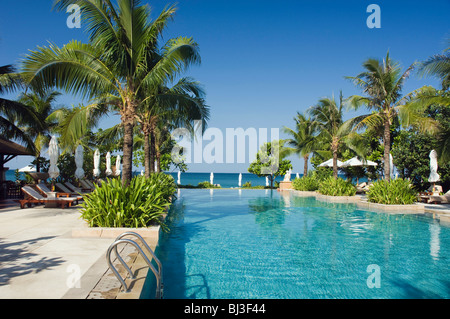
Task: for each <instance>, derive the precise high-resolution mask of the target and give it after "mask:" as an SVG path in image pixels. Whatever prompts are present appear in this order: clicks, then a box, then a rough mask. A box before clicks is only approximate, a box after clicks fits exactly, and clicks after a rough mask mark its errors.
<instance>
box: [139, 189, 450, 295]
mask: <svg viewBox="0 0 450 319" xmlns="http://www.w3.org/2000/svg"><path fill="white" fill-rule="evenodd" d="M167 220H168V223H169V227H170V229H171V231H170V232H169V233H167V234H162V235H161V238H160V243H159V247H158V249H157V254H158V257H159V258H160V260H161V262H162V264H163V267H164V285H165V289H164V298H166V299H329V298H343V299H354V298H358V299H366V298H395V299H399V298H449V297H450V271H449V265H450V264H449V260H450V249H449V247H450V228H448V227H446V226H442V225H440V224H439V222H438V221H436V220H433V219H431V218H427V217H425V216H423V215H391V214H386V213H374V212H368V211H364V210H360V209H358V208H357V206H356V205H355V204H330V203H324V202H321V201H317V200H315V198H313V197H309V198H305V197H296V196H294V195H291V194H289V193H288V194H287V195H281V194H280V193H278V192H276V191H269V190H241V191H239V190H214V191H210V190H189V189H183V190H181V192H180V194H179V198H178V200H177V201H176V202H175V204H174V207H173V209H172V210H171V212H170V213H169V215H168V219H167ZM146 286H148V285H146ZM148 290H149V294H152V293H153V292H154V290H151V291H150V289H148ZM143 295H145V294H143Z"/></svg>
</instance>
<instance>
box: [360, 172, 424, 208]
mask: <svg viewBox="0 0 450 319" xmlns="http://www.w3.org/2000/svg"><path fill="white" fill-rule="evenodd" d="M367 199H368V201H369V202H371V203H379V204H387V205H408V204H413V203H415V202H416V201H417V191H416V190H415V189H414V187H413V186H412V184H411V182H410V181H409V180H407V179H402V178H397V179H394V180H391V181H386V180H378V181H376V182H375V183H373V185H372V186H371V187H370V189H369V192H368V193H367Z"/></svg>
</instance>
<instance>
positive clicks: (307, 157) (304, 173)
mask: <svg viewBox="0 0 450 319" xmlns="http://www.w3.org/2000/svg"><path fill="white" fill-rule="evenodd" d="M303 159H304V160H305V165H304V166H303V176H306V175H308V160H309V154H308V155H305V156H303Z"/></svg>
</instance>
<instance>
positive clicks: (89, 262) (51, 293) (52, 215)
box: [0, 201, 157, 299]
mask: <svg viewBox="0 0 450 319" xmlns="http://www.w3.org/2000/svg"><path fill="white" fill-rule="evenodd" d="M0 207H1V208H0V299H111V298H139V295H140V289H141V288H142V285H143V282H144V279H145V277H146V274H147V269H148V268H147V267H145V265H144V264H143V262H144V261H143V259H142V258H140V256H138V254H137V253H136V252H137V251H136V249H134V247H132V246H130V245H127V246H125V247H121V248H120V249H122V250H123V251H122V252H121V256H123V257H124V256H126V258H124V259H125V260H126V261H127V263H128V262H129V263H130V264H133V267H132V271H134V272H135V274H136V275H137V278H138V279H137V280H136V281H135V282H134V283H133V285H132V287H131V288H132V293H130V294H122V293H120V290H119V288H120V284H119V281H118V280H117V279H116V277H115V276H114V275H113V274H112V272H111V271H110V270H108V265H107V262H106V252H107V250H108V248H109V246H110V245H111V244H112V243H113V242H114V239H115V238H116V237H117V235H119V233H117V232H111V231H99V230H95V231H93V232H92V231H87V230H86V228H87V227H86V225H85V223H84V222H83V221H82V220H81V219H80V213H79V207H76V206H75V207H72V208H66V209H58V208H52V209H49V208H45V207H44V206H36V207H32V208H25V209H20V208H19V206H18V204H17V203H15V202H13V201H10V202H8V203H5V202H2V203H1V205H0ZM122 230H123V229H120V230H118V231H119V232H121V233H123V232H124V231H125V230H123V231H122ZM102 233H103V234H102ZM144 235H145V234H144ZM144 239H145V240H146V241H147V243H148V244H149V246H150V247H151V248H152V249H154V248H155V246H156V240H157V239H155V236H154V235H152V236H150V238H144ZM113 256H114V255H113ZM114 264H116V262H114ZM116 265H117V264H116ZM118 269H119V272H122V273H123V268H121V267H118ZM127 284H128V282H127Z"/></svg>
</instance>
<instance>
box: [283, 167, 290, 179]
mask: <svg viewBox="0 0 450 319" xmlns="http://www.w3.org/2000/svg"><path fill="white" fill-rule="evenodd" d="M290 181H291V169H289V170H288V171H287V172H286V175H284V180H283V182H290Z"/></svg>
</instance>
